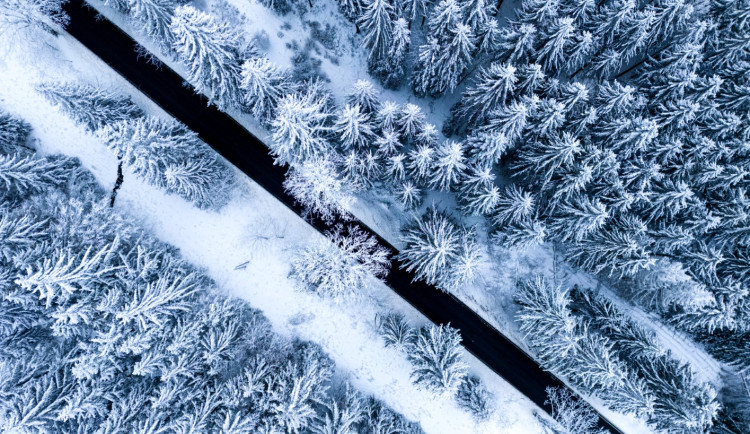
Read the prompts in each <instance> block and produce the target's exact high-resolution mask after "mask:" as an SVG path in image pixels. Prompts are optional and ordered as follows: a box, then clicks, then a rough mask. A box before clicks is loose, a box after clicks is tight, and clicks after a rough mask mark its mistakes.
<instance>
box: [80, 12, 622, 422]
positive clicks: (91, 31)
mask: <svg viewBox="0 0 750 434" xmlns="http://www.w3.org/2000/svg"><path fill="white" fill-rule="evenodd" d="M65 10H66V11H67V13H68V14H69V15H70V24H69V25H68V27H67V31H68V33H69V34H70V35H72V36H73V37H74V38H76V39H77V40H78V41H80V42H81V43H82V44H83V45H84V46H86V47H87V48H88V49H89V50H90V51H92V52H93V53H94V54H95V55H97V56H98V57H100V58H101V59H102V60H103V61H104V62H106V63H107V64H109V65H110V66H111V67H112V68H113V69H114V70H115V71H117V72H118V73H119V74H120V75H122V76H123V77H124V78H125V79H126V80H128V81H129V82H130V83H132V84H133V85H134V86H135V87H137V88H138V89H140V90H141V92H143V93H144V94H145V95H146V96H148V97H149V98H151V99H152V100H153V101H154V102H155V103H156V104H158V105H159V106H161V107H162V108H163V109H164V110H165V111H166V112H168V113H170V114H171V115H172V116H174V117H175V118H176V119H178V120H179V121H180V122H182V123H184V124H185V125H187V126H188V127H189V128H190V129H191V130H193V131H195V132H196V133H198V135H199V136H200V137H201V139H203V141H205V142H206V143H207V144H208V145H210V146H211V147H212V148H214V149H215V150H216V151H217V152H218V153H219V154H221V155H222V156H224V158H226V159H227V160H228V161H229V162H231V163H232V164H234V165H235V166H237V168H239V169H240V170H242V171H243V172H244V173H245V174H247V176H249V177H250V178H252V179H253V180H254V181H255V182H257V183H258V184H260V185H261V186H262V187H263V188H265V189H266V190H267V191H268V192H269V193H271V194H272V195H273V196H275V197H276V198H277V199H278V200H280V201H281V202H282V203H284V205H286V206H287V207H289V208H291V209H292V210H293V211H294V212H295V213H297V214H298V215H301V214H302V212H303V209H302V207H300V206H299V205H298V204H297V203H295V200H294V198H293V197H291V196H290V195H289V194H287V193H286V192H285V191H284V188H283V186H282V183H283V182H284V175H285V172H286V169H285V168H283V167H280V166H277V165H275V164H274V162H273V158H272V157H271V156H270V154H269V150H268V147H266V145H265V144H264V143H263V142H261V141H260V140H259V139H258V138H256V137H255V136H254V135H253V134H251V133H250V132H249V131H247V130H246V129H245V128H244V127H242V126H241V125H240V124H239V123H237V121H235V120H234V119H233V118H232V117H230V116H229V115H226V114H224V113H222V112H221V111H219V110H218V109H217V108H216V107H215V106H209V105H208V101H207V99H206V98H205V97H203V96H202V95H198V94H196V93H194V91H193V90H192V89H191V88H188V87H185V85H184V80H183V79H182V78H181V77H180V76H179V75H178V74H177V73H175V72H174V71H173V70H171V69H170V68H168V67H167V66H164V65H162V66H160V67H156V66H154V65H152V64H151V63H148V61H147V60H146V59H144V58H143V57H140V56H138V55H137V54H136V53H135V51H134V47H135V45H136V43H135V41H134V40H133V39H132V38H130V36H128V35H127V34H125V33H124V32H123V31H122V30H120V29H119V28H118V27H117V26H115V25H114V24H113V23H111V22H110V21H108V20H106V19H103V18H101V17H98V16H97V13H96V11H95V10H93V9H91V8H89V7H87V6H86V5H85V2H84V1H83V0H71V1H70V2H69V3H68V4H67V5H66V6H65ZM306 221H308V223H310V224H311V225H312V226H314V227H315V229H317V230H319V231H321V232H323V233H325V232H326V231H328V230H329V229H331V227H332V225H335V224H336V223H335V222H334V223H333V224H326V223H325V222H323V221H322V220H319V219H314V218H312V219H311V218H308V219H307V220H306ZM350 223H351V224H354V225H356V226H359V227H360V228H361V229H362V230H363V231H365V232H367V233H369V234H372V235H373V236H375V237H376V238H377V239H378V241H379V242H380V244H381V245H383V246H385V247H387V248H389V249H390V250H391V253H392V254H393V255H392V257H394V258H395V254H397V253H398V251H397V250H396V249H395V248H394V247H393V246H392V245H391V244H389V243H388V242H387V241H385V240H384V239H383V238H382V237H380V236H379V235H378V234H377V233H375V232H374V231H373V230H372V229H370V228H369V227H367V226H366V225H365V224H363V223H361V222H358V221H356V220H355V221H353V222H347V224H350ZM385 282H386V283H387V284H388V286H389V287H390V288H391V289H393V290H394V291H395V292H396V293H398V294H399V295H400V296H401V297H403V298H404V299H405V300H406V301H408V302H409V303H410V304H411V305H412V306H414V307H415V308H416V309H418V310H419V311H420V312H422V314H424V315H425V316H426V317H427V318H429V319H430V320H431V321H432V322H434V323H436V324H445V323H450V324H451V326H453V327H455V328H457V329H458V330H459V331H460V332H461V336H462V337H463V345H464V347H465V348H466V349H467V350H468V351H469V352H470V353H472V354H473V355H474V356H476V357H477V358H478V359H479V360H481V361H482V362H484V363H485V364H486V365H487V366H488V367H490V368H491V369H492V370H493V371H495V372H496V373H497V374H498V375H500V376H501V377H502V378H503V379H505V381H507V382H508V383H510V384H511V385H513V386H514V387H515V388H516V389H518V390H519V391H520V392H521V393H523V394H524V395H526V396H527V397H528V398H529V399H530V400H531V401H533V402H534V403H536V404H537V405H538V406H539V407H541V408H543V409H544V410H545V411H547V412H549V411H551V409H550V407H549V405H547V404H545V400H546V398H547V394H546V392H545V388H547V387H565V385H564V384H563V383H562V382H561V381H560V380H559V379H558V378H556V377H555V376H553V375H552V374H550V373H549V372H547V371H545V370H543V369H542V368H541V367H540V366H539V365H538V364H537V362H536V361H534V360H533V359H532V358H531V357H530V356H529V355H528V354H526V353H525V352H524V351H523V350H521V349H520V348H519V347H517V346H516V345H515V344H514V343H513V342H511V341H510V340H509V339H508V338H506V337H505V336H503V335H502V334H501V333H500V332H499V331H498V330H496V329H495V328H493V327H492V326H491V325H490V324H488V323H487V322H486V321H484V320H483V319H482V318H481V317H480V316H479V315H477V314H476V313H474V312H473V311H472V310H471V309H469V307H467V306H466V305H465V304H464V303H462V302H461V301H460V300H458V299H456V298H455V297H453V296H451V295H449V294H446V293H444V292H442V291H440V290H438V289H436V288H435V287H432V286H429V285H427V284H425V283H424V282H421V281H415V280H414V275H413V274H412V273H408V272H406V271H404V270H402V269H401V263H400V261H398V260H397V259H392V263H391V271H390V273H389V274H388V276H387V277H386V278H385ZM571 392H572V391H571ZM573 393H574V392H573ZM574 395H575V393H574ZM599 425H600V427H602V428H605V429H608V430H609V431H611V432H613V433H619V432H620V431H619V430H618V429H617V428H615V427H614V426H613V425H612V424H611V423H610V422H609V421H607V420H606V419H605V418H603V417H600V421H599Z"/></svg>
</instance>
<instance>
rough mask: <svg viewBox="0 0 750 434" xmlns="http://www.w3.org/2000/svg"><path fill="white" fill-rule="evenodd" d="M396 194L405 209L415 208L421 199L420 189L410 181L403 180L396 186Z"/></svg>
mask: <svg viewBox="0 0 750 434" xmlns="http://www.w3.org/2000/svg"><path fill="white" fill-rule="evenodd" d="M396 196H397V197H398V199H399V201H400V202H401V204H402V205H403V206H404V207H405V208H406V209H416V208H417V207H418V206H419V205H420V204H421V201H422V191H421V190H420V189H419V187H417V186H416V185H414V183H412V182H410V181H404V182H402V183H401V184H400V185H399V186H398V188H397V190H396Z"/></svg>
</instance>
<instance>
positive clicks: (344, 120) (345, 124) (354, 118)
mask: <svg viewBox="0 0 750 434" xmlns="http://www.w3.org/2000/svg"><path fill="white" fill-rule="evenodd" d="M332 129H333V132H334V134H336V136H337V138H338V141H339V143H341V146H342V147H343V149H344V150H350V149H356V150H360V149H364V148H368V147H370V145H372V142H373V140H374V138H375V137H374V133H373V127H372V123H371V121H370V115H368V114H367V113H363V110H362V109H361V107H360V106H359V104H355V105H353V106H350V105H349V104H347V105H346V106H345V107H344V108H343V109H342V110H340V111H339V113H338V115H337V119H336V122H335V123H334V124H333V128H332Z"/></svg>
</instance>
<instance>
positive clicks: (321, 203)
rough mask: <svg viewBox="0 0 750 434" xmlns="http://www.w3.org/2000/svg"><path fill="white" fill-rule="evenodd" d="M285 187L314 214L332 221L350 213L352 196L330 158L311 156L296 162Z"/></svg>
mask: <svg viewBox="0 0 750 434" xmlns="http://www.w3.org/2000/svg"><path fill="white" fill-rule="evenodd" d="M284 189H285V190H286V191H288V192H289V194H291V195H292V196H294V198H295V199H296V200H297V201H298V202H299V203H300V204H301V205H302V206H303V207H304V208H305V209H306V213H308V214H309V215H311V216H319V217H320V218H322V219H323V220H325V221H329V222H331V221H333V219H334V218H336V217H346V216H347V215H348V214H349V211H348V210H349V206H350V204H351V201H352V197H351V195H350V193H349V192H348V190H347V188H346V186H345V185H344V182H343V181H342V180H341V179H340V177H339V175H338V173H337V172H336V167H335V166H334V164H333V163H332V162H331V161H330V160H325V159H317V160H310V161H305V162H302V163H300V164H298V165H297V166H293V167H292V168H291V169H290V170H289V173H288V174H287V178H286V180H285V181H284Z"/></svg>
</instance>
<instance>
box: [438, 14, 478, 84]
mask: <svg viewBox="0 0 750 434" xmlns="http://www.w3.org/2000/svg"><path fill="white" fill-rule="evenodd" d="M475 48H476V38H475V36H474V33H473V32H472V30H471V28H470V27H469V26H467V25H465V24H457V25H456V27H454V28H453V29H451V30H450V32H449V38H448V39H447V40H446V42H445V43H444V44H443V46H442V51H443V54H442V56H441V57H440V60H439V62H440V63H439V64H438V72H437V77H436V79H435V81H434V82H433V83H432V85H431V90H430V93H431V94H432V95H440V94H442V93H444V92H446V91H449V92H453V90H454V89H455V88H456V85H457V84H458V80H459V78H461V76H462V74H463V73H464V71H466V69H467V68H468V67H469V65H470V64H471V60H472V58H473V55H474V51H475Z"/></svg>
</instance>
